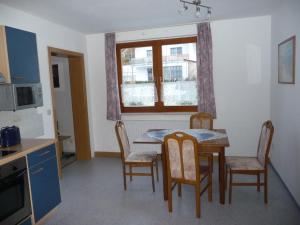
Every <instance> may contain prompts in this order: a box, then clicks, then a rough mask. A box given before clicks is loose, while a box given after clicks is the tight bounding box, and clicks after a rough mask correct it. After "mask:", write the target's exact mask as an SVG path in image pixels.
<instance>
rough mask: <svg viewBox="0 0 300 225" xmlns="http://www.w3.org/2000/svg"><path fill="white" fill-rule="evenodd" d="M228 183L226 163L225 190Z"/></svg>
mask: <svg viewBox="0 0 300 225" xmlns="http://www.w3.org/2000/svg"><path fill="white" fill-rule="evenodd" d="M227 185H228V166H227V165H225V190H227Z"/></svg>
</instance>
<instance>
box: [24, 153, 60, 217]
mask: <svg viewBox="0 0 300 225" xmlns="http://www.w3.org/2000/svg"><path fill="white" fill-rule="evenodd" d="M29 157H30V156H29ZM29 175H30V183H31V195H32V204H33V211H34V219H35V222H38V221H39V220H40V219H41V218H43V217H44V216H45V215H46V214H47V213H49V212H50V211H51V210H52V209H53V208H55V207H56V206H57V205H58V204H59V203H60V202H61V196H60V186H59V178H58V170H57V160H56V157H55V156H54V157H52V158H50V159H47V160H44V161H42V162H41V163H39V164H36V165H35V166H33V167H31V168H30V169H29Z"/></svg>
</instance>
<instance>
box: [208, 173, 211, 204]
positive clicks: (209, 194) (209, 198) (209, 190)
mask: <svg viewBox="0 0 300 225" xmlns="http://www.w3.org/2000/svg"><path fill="white" fill-rule="evenodd" d="M211 172H212V171H211V170H210V171H209V174H208V178H207V179H208V180H207V182H208V185H209V186H208V190H207V193H208V201H209V202H211V201H212V174H211Z"/></svg>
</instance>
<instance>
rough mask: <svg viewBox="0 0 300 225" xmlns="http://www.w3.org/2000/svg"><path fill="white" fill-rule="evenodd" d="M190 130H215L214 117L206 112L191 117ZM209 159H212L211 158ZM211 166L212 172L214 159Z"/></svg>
mask: <svg viewBox="0 0 300 225" xmlns="http://www.w3.org/2000/svg"><path fill="white" fill-rule="evenodd" d="M190 129H208V130H212V129H213V116H212V115H211V114H210V113H205V112H199V113H196V114H193V115H191V117H190ZM200 156H201V157H207V156H208V155H207V154H206V153H201V154H200ZM207 159H210V158H209V157H208V158H207ZM210 163H211V166H212V171H213V168H214V165H213V163H214V161H213V158H211V162H210Z"/></svg>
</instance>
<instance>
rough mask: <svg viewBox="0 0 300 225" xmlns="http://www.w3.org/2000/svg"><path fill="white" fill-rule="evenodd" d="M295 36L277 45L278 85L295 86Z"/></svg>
mask: <svg viewBox="0 0 300 225" xmlns="http://www.w3.org/2000/svg"><path fill="white" fill-rule="evenodd" d="M295 51H296V36H293V37H290V38H288V39H286V40H285V41H283V42H281V43H280V44H278V83H281V84H295V62H296V61H295V60H296V59H295V58H296V53H295Z"/></svg>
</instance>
